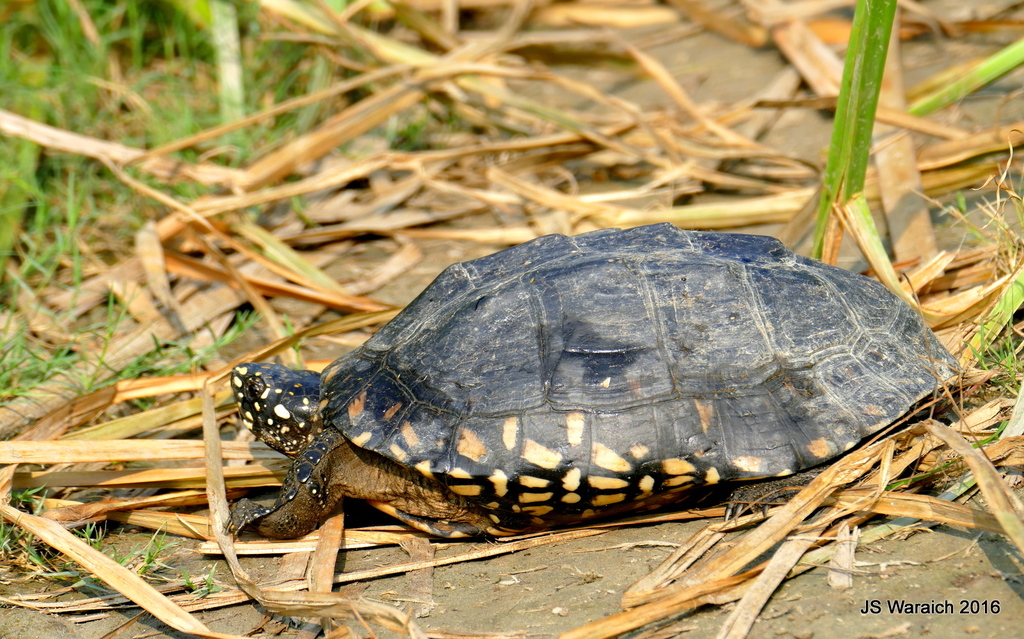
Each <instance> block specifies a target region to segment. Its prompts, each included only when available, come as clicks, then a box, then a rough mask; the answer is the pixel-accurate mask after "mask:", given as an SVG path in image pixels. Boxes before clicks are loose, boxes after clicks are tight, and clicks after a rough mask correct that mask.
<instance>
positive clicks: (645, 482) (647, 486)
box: [637, 475, 654, 493]
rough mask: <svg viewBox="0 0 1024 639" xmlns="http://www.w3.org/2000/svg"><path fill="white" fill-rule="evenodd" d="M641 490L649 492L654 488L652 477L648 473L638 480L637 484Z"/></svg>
mask: <svg viewBox="0 0 1024 639" xmlns="http://www.w3.org/2000/svg"><path fill="white" fill-rule="evenodd" d="M637 487H639V488H640V490H641V491H642V492H645V493H649V492H652V491H653V490H654V477H651V476H650V475H644V476H643V477H641V478H640V482H639V483H638V484H637Z"/></svg>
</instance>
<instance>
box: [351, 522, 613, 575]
mask: <svg viewBox="0 0 1024 639" xmlns="http://www.w3.org/2000/svg"><path fill="white" fill-rule="evenodd" d="M604 533H605V531H603V530H595V529H590V528H584V529H582V530H571V531H567V532H562V533H551V534H544V535H539V536H536V537H531V538H529V539H521V540H519V541H509V542H504V543H498V544H492V545H489V546H487V547H486V548H484V549H482V550H472V551H470V552H465V553H462V554H459V555H454V556H452V557H442V558H440V559H432V560H430V561H407V562H403V563H399V564H394V565H392V566H384V567H382V568H370V569H367V570H360V571H357V572H346V573H339V574H337V575H335V576H334V583H336V584H340V583H348V582H350V581H359V580H361V579H375V578H377V577H383V576H386V575H399V574H402V573H405V572H408V571H410V570H420V569H422V568H436V567H437V566H447V565H449V564H458V563H462V562H465V561H476V560H477V559H484V558H486V557H496V556H498V555H507V554H509V553H513V552H519V551H521V550H528V549H530V548H535V547H537V546H544V545H547V544H554V543H559V542H562V541H568V540H570V539H580V538H583V537H593V536H594V535H601V534H604Z"/></svg>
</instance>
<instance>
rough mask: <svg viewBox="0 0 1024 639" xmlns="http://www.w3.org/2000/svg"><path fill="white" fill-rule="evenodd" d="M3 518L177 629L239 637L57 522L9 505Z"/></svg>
mask: <svg viewBox="0 0 1024 639" xmlns="http://www.w3.org/2000/svg"><path fill="white" fill-rule="evenodd" d="M0 515H2V516H3V518H4V519H6V520H7V521H8V523H11V524H14V525H17V526H20V527H21V528H24V529H25V530H26V531H28V532H30V533H32V534H33V535H35V536H36V537H38V538H39V539H41V540H42V541H44V542H45V543H47V544H49V545H50V546H51V547H53V548H54V549H56V550H58V551H60V552H62V553H64V554H66V555H67V556H69V557H70V558H72V559H74V560H75V561H77V562H78V563H79V564H81V565H82V566H84V567H85V568H86V569H87V570H89V571H90V572H91V573H93V574H94V575H96V577H98V578H99V579H102V580H103V581H105V582H106V583H108V584H110V586H111V587H112V588H114V589H115V590H117V591H118V592H120V593H122V594H124V595H125V596H126V597H128V598H129V599H131V600H132V601H134V602H135V603H137V604H138V605H140V606H142V607H143V608H145V609H146V610H147V611H149V612H150V613H151V614H152V615H153V616H154V617H156V618H157V619H159V620H160V621H162V622H164V623H166V624H167V625H168V626H170V627H172V628H174V629H175V630H178V631H180V632H185V633H190V634H194V635H199V636H201V637H211V638H213V639H220V638H223V639H229V638H233V637H235V636H236V635H227V634H222V633H217V632H213V631H211V630H210V629H209V628H207V627H206V626H205V625H203V624H202V623H201V622H199V621H198V620H197V619H196V618H195V617H193V616H192V615H190V614H188V613H187V612H185V611H184V610H182V609H181V608H179V607H178V606H176V605H174V604H173V603H171V602H170V601H169V600H168V599H167V598H166V597H164V596H163V595H162V594H160V593H159V592H158V591H157V590H156V589H155V588H153V586H151V585H149V584H148V583H146V582H145V581H144V580H143V579H142V578H141V577H139V576H138V575H136V574H135V573H133V572H131V571H130V570H128V569H127V568H125V567H124V566H122V565H121V564H119V563H117V562H116V561H114V560H113V559H111V558H109V557H107V556H106V555H104V554H103V553H101V552H99V551H98V550H95V549H94V548H92V547H90V546H89V545H88V544H86V543H85V542H84V541H82V540H80V539H78V538H77V537H75V536H74V535H73V534H71V533H70V532H69V531H67V530H65V529H64V527H63V526H61V525H60V524H58V523H57V522H53V521H49V520H47V519H43V518H42V517H36V516H34V515H29V514H27V513H23V512H21V511H19V510H17V509H15V508H12V507H11V506H9V505H6V504H2V505H0Z"/></svg>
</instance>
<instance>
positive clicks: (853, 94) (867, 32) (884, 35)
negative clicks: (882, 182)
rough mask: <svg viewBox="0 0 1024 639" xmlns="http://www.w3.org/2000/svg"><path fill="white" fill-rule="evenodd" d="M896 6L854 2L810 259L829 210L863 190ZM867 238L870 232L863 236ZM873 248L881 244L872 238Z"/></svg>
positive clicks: (819, 246)
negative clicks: (855, 4) (848, 41)
mask: <svg viewBox="0 0 1024 639" xmlns="http://www.w3.org/2000/svg"><path fill="white" fill-rule="evenodd" d="M895 14H896V0H858V2H857V8H856V11H855V13H854V18H853V30H852V32H851V33H850V45H849V48H848V49H847V52H846V63H845V66H844V68H843V79H842V84H841V86H840V90H839V102H838V104H837V105H836V117H835V123H834V124H833V129H832V143H831V144H830V145H829V154H828V162H827V164H826V165H825V175H824V178H823V184H822V193H821V201H820V203H819V205H818V218H817V223H816V225H815V230H814V246H813V249H812V255H813V256H814V257H821V255H822V251H823V248H824V241H825V233H826V229H827V227H828V224H829V219H830V217H831V216H832V215H834V213H833V207H834V206H836V205H839V206H841V205H843V204H845V203H847V202H849V201H850V199H851V198H853V197H854V196H855V195H856V194H858V193H861V192H862V191H863V190H864V178H865V175H866V174H867V167H868V162H869V159H870V155H869V152H870V148H871V134H872V131H873V129H874V123H875V108H876V107H877V106H878V96H879V94H880V93H881V90H882V74H883V71H884V70H885V58H886V54H887V52H888V50H889V34H890V33H891V31H892V24H893V17H894V16H895ZM865 234H866V235H871V234H872V231H867V232H866V233H865ZM873 235H874V236H875V238H876V240H877V243H878V244H881V238H879V237H878V234H877V231H874V232H873Z"/></svg>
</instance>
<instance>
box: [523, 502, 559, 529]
mask: <svg viewBox="0 0 1024 639" xmlns="http://www.w3.org/2000/svg"><path fill="white" fill-rule="evenodd" d="M552 510H554V508H552V507H551V506H527V507H526V508H523V512H527V513H530V514H531V515H536V517H534V518H533V519H531V520H530V521H532V522H533V523H534V524H536V525H538V526H543V525H544V524H546V523H547V522H546V521H544V520H543V519H540V517H541V516H543V515H546V514H548V513H549V512H551V511H552Z"/></svg>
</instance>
